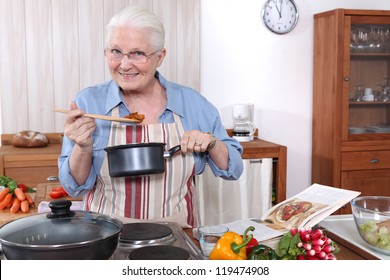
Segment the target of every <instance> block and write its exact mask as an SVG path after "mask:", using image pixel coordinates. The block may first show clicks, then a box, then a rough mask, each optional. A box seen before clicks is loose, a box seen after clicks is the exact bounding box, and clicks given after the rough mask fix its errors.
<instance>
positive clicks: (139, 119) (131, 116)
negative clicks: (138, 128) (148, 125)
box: [125, 112, 145, 122]
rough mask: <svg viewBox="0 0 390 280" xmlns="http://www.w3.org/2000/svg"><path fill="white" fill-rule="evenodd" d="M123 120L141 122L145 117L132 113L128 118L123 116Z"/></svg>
mask: <svg viewBox="0 0 390 280" xmlns="http://www.w3.org/2000/svg"><path fill="white" fill-rule="evenodd" d="M125 118H126V119H130V120H137V121H140V122H142V121H143V120H144V119H145V115H144V114H139V113H138V112H134V113H130V115H128V116H125Z"/></svg>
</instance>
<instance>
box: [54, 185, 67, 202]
mask: <svg viewBox="0 0 390 280" xmlns="http://www.w3.org/2000/svg"><path fill="white" fill-rule="evenodd" d="M49 195H50V197H51V198H53V199H56V198H61V197H64V196H67V195H68V193H67V192H66V190H65V189H64V187H54V188H53V189H52V190H51V192H50V193H49Z"/></svg>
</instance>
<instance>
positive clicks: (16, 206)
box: [9, 197, 20, 214]
mask: <svg viewBox="0 0 390 280" xmlns="http://www.w3.org/2000/svg"><path fill="white" fill-rule="evenodd" d="M19 209H20V200H19V199H18V198H17V197H15V198H14V201H13V203H12V206H11V209H10V210H9V211H10V212H11V213H12V214H15V213H18V211H19Z"/></svg>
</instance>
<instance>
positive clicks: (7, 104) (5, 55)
mask: <svg viewBox="0 0 390 280" xmlns="http://www.w3.org/2000/svg"><path fill="white" fill-rule="evenodd" d="M24 1H25V0H13V1H0V32H1V33H0V34H1V36H0V93H1V97H0V98H1V111H0V113H1V127H2V130H3V131H13V129H14V127H16V128H21V127H26V126H27V125H28V109H27V105H28V101H27V63H26V22H25V17H24Z"/></svg>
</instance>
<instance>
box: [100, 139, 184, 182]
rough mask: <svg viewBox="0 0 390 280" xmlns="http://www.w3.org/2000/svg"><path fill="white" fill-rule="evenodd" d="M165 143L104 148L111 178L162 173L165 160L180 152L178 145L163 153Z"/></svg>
mask: <svg viewBox="0 0 390 280" xmlns="http://www.w3.org/2000/svg"><path fill="white" fill-rule="evenodd" d="M164 147H165V143H156V142H150V143H136V144H126V145H118V146H111V147H107V148H105V151H106V152H107V157H108V168H109V173H110V176H111V177H126V176H138V175H146V174H158V173H163V172H164V170H165V159H166V158H171V157H172V156H173V155H174V154H175V153H176V152H177V151H179V150H180V145H178V146H174V147H173V148H171V149H169V150H168V151H165V149H164Z"/></svg>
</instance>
